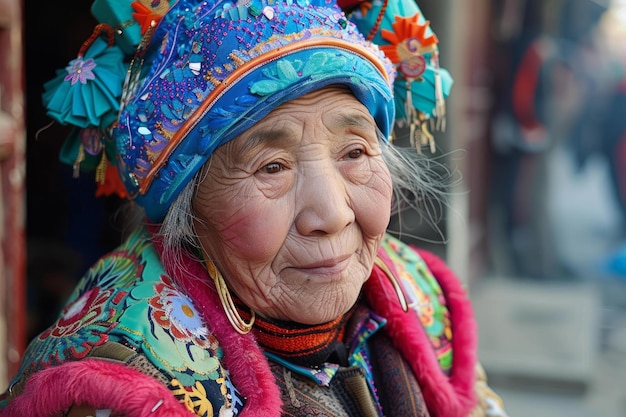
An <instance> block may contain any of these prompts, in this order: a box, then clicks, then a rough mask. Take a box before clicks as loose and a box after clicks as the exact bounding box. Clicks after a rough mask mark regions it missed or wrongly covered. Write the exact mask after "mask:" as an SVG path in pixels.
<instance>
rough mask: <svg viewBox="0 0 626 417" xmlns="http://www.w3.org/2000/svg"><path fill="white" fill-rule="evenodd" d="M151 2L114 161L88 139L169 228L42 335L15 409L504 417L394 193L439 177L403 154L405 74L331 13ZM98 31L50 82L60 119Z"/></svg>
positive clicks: (8, 405)
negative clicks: (395, 220)
mask: <svg viewBox="0 0 626 417" xmlns="http://www.w3.org/2000/svg"><path fill="white" fill-rule="evenodd" d="M150 4H152V5H154V2H151V3H150ZM140 6H141V7H140ZM351 6H352V7H354V5H351ZM380 6H381V5H380V4H378V5H376V4H374V8H373V9H372V10H369V13H370V14H371V16H370V19H371V18H372V17H374V18H375V17H376V16H377V15H380V16H386V15H385V13H386V12H387V11H388V10H392V9H393V7H390V8H389V9H385V10H380V11H379V12H376V11H375V10H376V7H378V8H379V9H380V8H381V7H380ZM385 6H387V4H386V3H385ZM408 6H410V3H406V4H404V3H403V7H408ZM133 7H134V8H135V11H136V13H135V17H136V18H137V19H138V20H139V21H140V23H142V26H143V29H144V31H145V34H144V35H143V37H142V38H141V41H140V42H138V45H137V52H136V53H135V54H134V58H133V60H132V62H130V64H129V66H128V77H127V80H126V86H125V89H124V93H123V94H122V96H121V98H120V100H121V106H120V108H119V113H116V114H118V116H117V117H116V118H117V120H116V121H115V122H114V123H113V124H110V122H105V120H104V119H106V117H103V118H102V119H103V120H100V121H98V123H100V124H103V123H104V124H106V128H104V127H103V126H100V128H101V130H102V131H103V132H104V133H106V135H103V136H102V137H99V141H96V142H97V143H96V144H97V145H98V146H99V149H94V147H96V146H95V145H94V143H93V141H91V142H90V141H89V140H85V138H88V139H90V140H91V139H93V135H86V134H85V132H92V133H93V130H90V126H93V125H96V123H94V122H93V121H90V122H87V123H83V125H81V124H80V123H79V122H76V120H77V118H74V119H73V120H74V122H75V123H74V124H75V125H76V126H78V127H79V128H80V129H81V130H80V131H79V132H80V133H79V134H78V135H76V136H75V137H74V138H73V139H74V140H76V138H81V139H82V140H81V139H79V141H78V142H76V143H79V152H78V154H77V155H79V157H78V158H77V160H76V163H78V164H81V163H85V161H86V159H85V153H88V154H89V155H92V156H93V155H94V154H97V152H96V151H97V150H99V151H100V153H101V154H100V156H99V157H100V158H102V161H104V163H107V161H108V162H114V163H115V171H117V172H118V173H119V178H121V180H122V181H123V184H124V187H125V191H126V192H127V193H128V195H129V197H130V198H132V199H133V201H134V202H135V203H136V204H135V205H136V206H140V207H141V208H143V210H144V212H145V215H146V218H147V221H146V222H144V226H142V227H139V228H138V230H137V231H135V232H133V233H131V234H130V236H129V237H128V238H127V239H126V241H125V243H123V244H122V245H121V246H120V247H119V248H118V249H116V250H115V251H113V252H111V253H109V254H108V255H106V256H104V257H103V258H101V259H100V261H98V262H97V263H96V264H95V265H94V266H93V267H92V268H91V269H90V270H89V271H88V272H87V274H86V276H85V277H84V278H83V280H82V281H81V282H80V284H79V285H78V287H77V288H76V290H75V292H74V294H73V296H72V297H71V299H70V300H69V302H68V304H67V306H66V308H65V309H64V310H63V311H62V313H61V315H60V316H59V318H58V319H57V321H56V322H55V323H54V324H53V325H52V326H51V327H50V328H49V329H48V330H46V331H45V332H43V333H42V334H41V335H39V336H38V337H37V338H36V339H35V340H34V341H33V342H32V343H31V345H30V346H29V348H28V350H27V352H26V353H25V355H24V358H23V361H22V366H21V368H20V371H19V373H18V375H16V377H15V378H14V379H13V381H12V383H11V385H10V387H9V389H8V390H7V393H6V394H5V395H4V397H3V399H2V402H1V403H0V415H2V416H3V417H4V416H13V417H15V416H42V417H43V416H54V417H60V416H72V417H76V416H126V417H134V416H192V415H196V416H268V417H269V416H281V415H283V416H312V415H315V416H429V415H430V416H442V417H443V416H445V417H455V416H458V417H461V416H503V415H504V412H503V411H502V410H501V408H500V406H499V401H498V398H497V397H496V396H495V395H494V394H493V393H492V392H491V391H490V390H489V388H488V387H487V386H486V384H485V380H484V375H483V374H482V373H481V370H480V366H479V365H478V364H477V362H476V357H475V356H476V338H475V324H474V321H473V317H472V313H471V307H470V305H469V302H468V300H467V298H466V296H465V293H464V291H463V289H462V287H461V285H460V283H459V282H458V281H457V280H456V278H455V277H454V276H453V274H452V273H451V272H450V271H449V270H448V269H447V268H446V266H445V265H444V264H443V263H442V262H441V261H440V260H438V259H437V258H435V257H434V256H433V255H431V254H429V253H426V252H423V251H419V250H416V249H415V248H413V247H410V246H407V245H406V244H404V243H402V242H401V241H399V240H397V239H395V238H393V237H391V236H390V235H389V234H387V232H386V228H387V225H388V223H389V220H390V214H391V209H392V207H393V205H394V204H398V202H397V201H395V202H394V187H395V188H396V189H398V188H401V187H407V186H408V187H409V190H410V191H412V192H415V193H423V192H425V191H428V187H429V186H428V182H427V181H425V180H423V179H422V178H421V176H422V171H421V169H420V168H419V167H417V168H418V169H417V170H416V167H415V166H414V165H412V163H411V162H410V161H411V160H412V159H410V158H409V159H407V157H405V156H403V154H402V153H401V152H400V151H399V150H398V149H395V148H394V147H393V146H391V145H389V144H388V138H389V137H390V136H391V133H392V126H393V122H394V115H395V111H396V107H395V103H394V92H393V89H394V77H396V72H395V69H396V65H394V63H392V62H391V61H390V60H389V59H388V58H387V56H386V55H385V54H384V53H383V52H382V51H381V49H379V48H378V47H377V46H375V44H373V43H371V42H370V41H368V40H366V39H365V38H364V37H363V35H361V33H360V31H359V29H358V28H357V26H355V24H354V23H353V22H352V21H350V20H349V19H348V18H346V16H345V15H344V14H342V12H341V10H340V9H339V8H338V7H337V6H336V5H332V4H330V2H329V1H319V2H316V1H296V0H284V1H277V0H263V1H261V0H255V1H250V2H246V3H245V4H235V5H234V4H231V3H226V2H221V1H210V2H202V3H198V4H193V2H189V1H187V2H181V3H177V4H175V5H172V6H171V7H168V9H167V10H166V11H165V12H164V13H163V14H162V16H161V15H158V13H156V9H155V10H152V9H148V8H147V6H145V4H143V3H139V4H137V3H133ZM411 7H412V8H413V9H410V10H416V8H417V6H415V5H412V6H411ZM146 10H148V13H144V14H143V15H142V13H141V12H142V11H143V12H145V11H146ZM367 10H368V9H367V8H363V9H362V10H356V11H354V10H352V11H353V12H354V13H356V14H355V15H354V19H355V20H357V19H358V17H359V16H361V17H363V16H364V12H365V11H367ZM396 10H397V9H396ZM141 16H143V17H144V19H143V20H142V19H140V18H141ZM146 16H147V17H149V19H148V20H146ZM155 16H158V19H157V17H155ZM417 16H418V15H417V14H415V18H414V19H408V18H406V22H409V23H411V24H413V25H414V26H417V27H418V29H419V28H421V29H424V28H425V27H426V26H427V25H425V24H424V23H423V21H420V20H418V17H417ZM156 20H160V22H159V23H158V25H156ZM375 20H376V19H373V21H375ZM99 29H102V26H101V27H100V28H99ZM424 30H425V29H424ZM396 32H398V31H396ZM98 33H99V32H98ZM422 33H424V32H423V31H422ZM397 34H398V33H397ZM97 39H99V38H97ZM97 39H96V38H92V39H91V40H90V42H92V43H91V45H90V48H89V49H88V51H81V54H80V55H79V58H78V59H77V60H76V61H74V62H73V64H72V65H71V66H69V67H68V70H67V72H66V73H65V74H64V75H63V79H62V81H58V82H54V83H53V85H51V86H48V87H49V92H48V93H46V94H47V95H46V96H44V100H45V101H46V103H47V105H48V108H49V109H50V113H51V114H53V113H54V111H56V115H57V117H59V120H62V121H67V117H69V116H68V115H67V113H64V115H65V116H64V117H66V118H65V119H63V118H62V117H60V116H58V115H59V114H61V112H59V111H57V110H58V109H56V110H54V111H53V109H54V101H55V98H54V95H55V94H60V93H64V90H63V88H66V87H68V86H67V84H68V83H69V82H71V81H72V80H73V79H74V78H75V79H76V80H77V81H76V83H75V84H77V85H78V87H81V86H80V84H81V83H83V82H82V81H81V80H82V78H81V77H83V78H85V80H86V81H87V80H89V79H90V78H89V77H90V75H89V74H87V73H86V72H87V71H91V72H93V74H91V75H93V77H94V78H95V79H97V77H98V74H97V71H96V69H97V68H98V65H99V61H98V60H97V58H98V57H97V56H95V55H96V54H95V52H93V51H92V50H94V49H95V50H98V44H97V42H96V40H97ZM118 42H119V40H118ZM422 43H424V44H427V42H422ZM111 48H115V46H111V45H109V46H108V47H107V46H105V48H101V49H100V51H101V52H102V51H104V52H102V55H105V54H107V53H110V52H111V51H110V49H111ZM90 51H91V52H90ZM432 51H433V50H432V49H430V52H432ZM89 53H92V55H89ZM419 56H421V55H419ZM87 57H89V59H87ZM89 60H91V61H89ZM417 63H418V64H419V62H417ZM102 66H105V65H104V63H102V65H101V67H102ZM77 69H80V71H78V70H77ZM414 69H415V68H414V66H409V67H407V68H404V70H405V71H406V72H404V73H403V75H404V76H405V77H406V76H407V74H411V71H413V70H414ZM72 71H74V72H72ZM74 76H75V77H74ZM425 76H426V75H424V77H425ZM73 77H74V78H73ZM86 81H85V83H84V85H86ZM409 81H410V80H409ZM406 83H407V81H406V80H405V81H403V82H402V84H403V85H406ZM72 85H74V84H72ZM70 87H71V86H69V87H68V88H70ZM409 87H410V86H409ZM418 87H419V86H417V87H416V88H418ZM438 88H439V87H437V88H434V89H438ZM65 93H66V91H65ZM433 94H434V93H433ZM115 110H116V111H117V110H118V109H117V108H116V109H115ZM411 112H412V110H411V111H408V113H411ZM416 114H418V113H416ZM405 116H406V117H407V118H408V119H411V117H410V115H408V114H405ZM418 122H419V117H417V118H415V119H412V120H410V123H412V124H415V123H418ZM81 123H82V122H81ZM419 128H420V129H421V128H422V127H421V126H420V127H419ZM424 132H425V131H424ZM98 169H100V168H98ZM396 197H398V198H399V195H397V194H396Z"/></svg>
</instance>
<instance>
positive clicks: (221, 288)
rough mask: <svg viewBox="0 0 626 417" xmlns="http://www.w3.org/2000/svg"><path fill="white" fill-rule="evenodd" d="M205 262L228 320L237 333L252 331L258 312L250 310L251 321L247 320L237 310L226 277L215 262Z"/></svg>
mask: <svg viewBox="0 0 626 417" xmlns="http://www.w3.org/2000/svg"><path fill="white" fill-rule="evenodd" d="M204 263H205V265H206V269H207V271H208V272H209V275H210V276H211V278H212V279H213V282H214V283H215V289H216V290H217V295H219V297H220V301H221V302H222V307H223V308H224V312H225V313H226V317H227V318H228V321H229V322H230V324H231V325H232V326H233V328H234V329H235V330H236V331H237V333H239V334H248V333H250V330H252V326H253V325H254V320H255V319H256V314H254V311H252V310H250V321H249V322H246V321H245V320H244V319H243V318H242V317H241V315H240V314H239V311H237V307H236V306H235V303H234V302H233V298H232V296H231V295H230V291H228V287H227V286H226V282H225V281H224V277H223V276H222V274H221V272H220V271H219V270H218V269H217V268H216V267H215V265H214V264H213V262H211V261H205V262H204Z"/></svg>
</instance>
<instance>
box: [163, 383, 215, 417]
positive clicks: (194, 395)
mask: <svg viewBox="0 0 626 417" xmlns="http://www.w3.org/2000/svg"><path fill="white" fill-rule="evenodd" d="M170 384H171V386H172V388H171V390H172V393H173V394H174V396H175V397H176V399H178V401H180V402H181V403H182V404H183V405H184V406H185V407H186V408H187V410H189V411H191V412H192V413H194V414H195V415H198V416H212V415H213V405H212V404H211V402H210V401H209V400H208V399H207V395H206V390H205V389H204V387H203V386H202V384H201V383H200V382H199V381H197V382H196V384H195V385H194V386H193V387H184V386H183V385H182V384H181V383H180V381H178V380H176V379H173V380H172V382H171V383H170Z"/></svg>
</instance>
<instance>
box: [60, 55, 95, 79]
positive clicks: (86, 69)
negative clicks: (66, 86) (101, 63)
mask: <svg viewBox="0 0 626 417" xmlns="http://www.w3.org/2000/svg"><path fill="white" fill-rule="evenodd" d="M95 67H96V63H95V62H94V60H93V59H91V58H89V59H88V60H86V61H83V59H82V58H76V59H74V60H72V61H71V62H70V64H69V65H68V66H67V67H66V68H65V70H66V71H67V75H66V76H65V78H64V79H63V81H70V80H71V81H72V85H74V84H76V83H77V82H78V81H80V83H81V84H87V80H93V79H94V78H96V77H95V75H93V71H92V70H93V69H94V68H95Z"/></svg>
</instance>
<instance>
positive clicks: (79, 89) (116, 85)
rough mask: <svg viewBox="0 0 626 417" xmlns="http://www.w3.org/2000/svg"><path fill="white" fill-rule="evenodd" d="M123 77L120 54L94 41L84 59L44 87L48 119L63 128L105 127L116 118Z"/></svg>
mask: <svg viewBox="0 0 626 417" xmlns="http://www.w3.org/2000/svg"><path fill="white" fill-rule="evenodd" d="M125 75H126V65H125V64H124V54H123V52H122V50H121V49H120V48H119V47H117V46H109V45H108V44H107V42H106V41H104V40H103V39H101V38H96V39H95V40H94V42H93V44H92V45H91V46H90V48H89V49H88V50H87V52H86V53H85V55H84V56H79V57H78V58H76V59H74V60H72V61H71V62H70V63H69V65H68V66H67V67H66V68H64V69H61V70H58V71H57V75H56V77H55V78H54V79H52V80H50V81H48V82H47V83H46V84H44V94H43V103H44V106H45V107H46V108H47V114H48V116H50V117H52V118H53V119H54V120H56V121H58V122H59V123H61V124H64V125H65V124H68V125H75V126H78V127H82V128H85V127H93V126H101V127H106V126H108V125H109V124H111V123H112V122H113V121H115V118H116V117H117V111H118V110H119V102H120V97H121V95H122V85H123V84H124V77H125Z"/></svg>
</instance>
